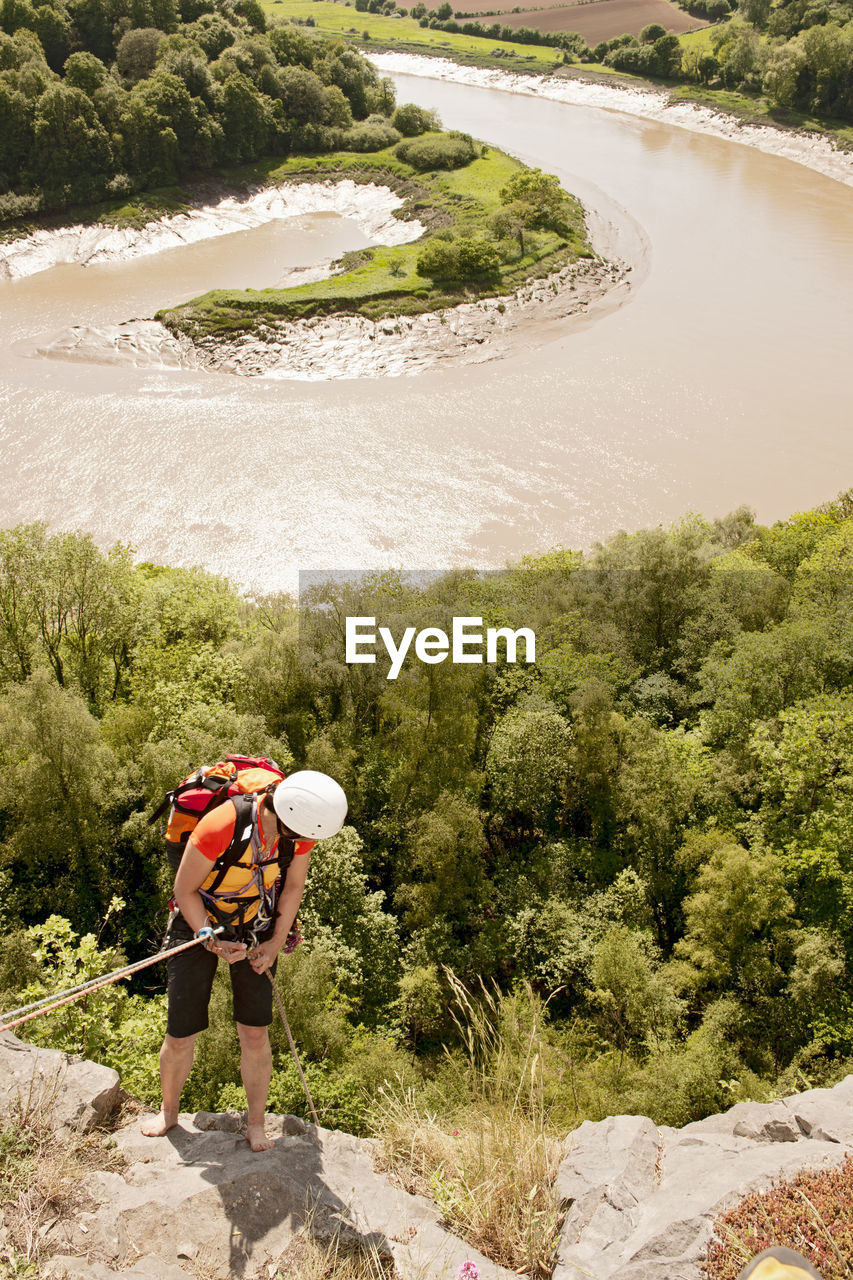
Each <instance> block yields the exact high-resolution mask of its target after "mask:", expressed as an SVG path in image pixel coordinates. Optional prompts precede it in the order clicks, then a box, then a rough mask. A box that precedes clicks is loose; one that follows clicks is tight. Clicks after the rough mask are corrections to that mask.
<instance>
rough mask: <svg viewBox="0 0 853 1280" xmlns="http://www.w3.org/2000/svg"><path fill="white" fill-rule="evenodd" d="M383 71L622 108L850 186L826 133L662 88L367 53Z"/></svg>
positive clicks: (849, 157)
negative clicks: (728, 110)
mask: <svg viewBox="0 0 853 1280" xmlns="http://www.w3.org/2000/svg"><path fill="white" fill-rule="evenodd" d="M366 56H367V57H369V59H370V61H371V62H372V63H373V65H374V66H375V67H376V68H377V70H378V71H380V72H381V73H382V74H383V75H389V74H393V73H395V72H396V73H398V74H400V75H412V76H423V77H425V78H426V79H430V80H445V81H450V82H452V83H454V84H462V85H467V86H470V87H471V88H483V89H500V90H501V91H502V92H504V93H516V94H523V95H524V96H526V97H534V98H535V97H538V98H546V99H549V100H550V101H552V102H564V103H567V104H568V105H570V106H576V107H600V108H602V109H604V110H606V111H620V112H623V113H624V114H626V115H630V116H638V117H640V118H642V119H644V120H657V121H660V122H661V123H662V124H669V125H674V126H675V127H676V128H679V129H687V130H689V131H690V132H692V133H702V134H707V135H710V136H712V137H716V138H724V139H725V140H726V141H728V142H737V143H739V144H741V145H742V146H748V147H754V148H755V150H757V151H762V152H764V153H765V154H766V155H773V156H780V157H782V158H784V159H786V160H792V161H794V163H795V164H802V165H805V166H806V167H807V168H809V169H813V170H815V172H817V173H822V174H824V176H825V177H827V178H833V179H834V180H835V181H837V182H843V183H845V184H847V185H848V186H853V152H848V151H842V150H840V149H839V148H837V147H834V146H833V145H832V144H831V143H830V142H829V141H828V140H827V139H826V138H825V137H822V136H816V137H813V136H811V135H810V134H808V133H806V132H804V131H799V132H794V131H791V130H783V129H779V128H777V127H775V126H773V125H755V124H745V123H744V122H743V121H742V120H740V119H738V118H737V117H736V116H731V115H726V114H725V113H724V112H720V111H715V110H713V109H712V108H710V107H706V106H701V105H699V104H698V103H693V102H684V101H681V102H672V101H670V97H669V94H668V93H667V92H666V91H665V90H658V89H654V88H652V87H651V86H649V87H648V88H642V89H641V88H638V87H635V86H633V85H627V84H615V83H614V84H602V83H601V82H600V81H592V80H582V79H576V78H569V77H568V76H561V75H544V76H540V75H534V74H530V73H528V74H516V73H514V72H512V71H503V70H500V71H498V70H490V69H487V68H483V67H470V66H463V65H462V64H460V63H456V62H452V61H450V60H449V59H447V58H438V57H435V58H433V57H427V56H425V55H416V54H409V53H369V54H366Z"/></svg>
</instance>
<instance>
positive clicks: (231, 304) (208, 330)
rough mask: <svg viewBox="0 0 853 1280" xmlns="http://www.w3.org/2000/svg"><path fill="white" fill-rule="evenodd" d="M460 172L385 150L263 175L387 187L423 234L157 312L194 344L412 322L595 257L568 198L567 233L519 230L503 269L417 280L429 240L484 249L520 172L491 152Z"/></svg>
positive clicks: (318, 159)
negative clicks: (322, 319)
mask: <svg viewBox="0 0 853 1280" xmlns="http://www.w3.org/2000/svg"><path fill="white" fill-rule="evenodd" d="M482 151H483V154H482V155H481V156H480V157H479V158H478V159H475V160H473V161H472V162H471V163H470V164H468V165H466V166H465V167H464V168H460V169H455V170H451V171H430V172H427V173H419V172H417V171H416V170H414V169H413V168H411V167H410V166H409V165H407V164H404V163H403V162H402V161H400V160H398V159H397V157H396V156H395V155H394V153H393V150H392V149H388V150H385V151H380V152H376V153H374V154H370V155H353V154H352V152H340V153H336V154H332V155H324V156H314V157H305V156H298V157H294V158H292V159H290V160H287V161H285V162H284V163H283V164H279V165H276V166H275V167H274V168H271V169H270V170H269V171H268V172H267V174H266V179H267V181H269V182H272V183H279V182H284V181H316V180H318V179H320V180H323V179H333V180H334V179H342V178H350V179H353V180H354V181H356V182H376V183H379V184H384V185H387V186H390V187H391V188H392V189H394V190H395V191H397V193H398V194H399V195H401V196H402V197H403V198H404V200H405V203H404V205H403V206H402V208H401V210H400V211H399V216H402V217H407V218H416V219H418V220H419V221H420V222H421V223H422V224H423V225H424V226H425V227H426V233H425V234H424V236H422V237H421V238H420V239H418V240H417V241H414V242H413V243H411V244H406V245H399V246H397V247H395V248H388V247H386V246H382V245H380V246H377V247H375V248H371V249H363V250H358V251H357V252H355V253H351V254H347V255H345V257H344V258H343V259H341V264H342V265H343V266H344V267H345V268H347V269H345V270H344V271H343V272H342V273H341V274H339V275H335V276H330V277H328V278H326V279H324V280H319V281H316V282H315V283H312V284H304V285H298V286H296V287H294V288H290V289H239V290H234V289H231V290H225V289H216V290H213V291H211V292H210V293H206V294H204V295H203V296H202V297H200V298H195V299H193V301H191V302H189V303H186V304H185V305H183V306H180V307H175V308H172V309H170V310H168V311H163V312H161V313H159V315H158V318H159V319H161V320H162V321H163V322H164V323H165V324H166V325H168V326H169V328H171V329H172V330H173V331H176V332H178V331H179V332H183V333H188V334H190V335H191V336H192V337H194V338H195V337H205V336H210V335H215V334H219V335H223V334H228V333H232V332H239V331H241V330H246V329H253V328H256V327H257V326H258V325H263V324H264V323H270V322H273V321H275V320H280V319H301V318H305V317H307V316H312V315H321V314H329V313H333V312H334V313H340V312H345V313H349V314H354V313H357V314H360V315H364V316H366V317H368V318H370V319H374V320H375V319H379V318H381V317H384V316H389V315H412V314H417V313H420V312H425V311H435V310H437V309H438V308H441V307H446V306H454V305H457V304H458V303H460V302H463V301H466V300H470V299H471V298H474V297H478V296H479V297H481V296H494V295H497V294H504V293H509V292H512V290H514V289H516V288H518V287H519V285H520V284H522V283H523V281H524V280H526V279H529V278H531V277H534V276H541V275H544V274H547V273H548V272H549V271H552V270H555V269H556V268H557V267H559V266H562V265H564V264H565V263H566V262H567V261H571V260H573V259H576V258H581V257H584V258H588V257H592V256H593V252H592V249H591V248H590V245H589V242H588V240H587V238H586V232H585V228H584V219H583V210H582V208H581V206H580V204H579V203H578V201H576V200H574V198H573V197H570V196H566V198H565V207H566V210H567V213H568V217H569V230H568V233H567V234H566V235H558V234H557V233H555V232H553V231H546V230H537V231H532V230H525V231H524V233H523V236H522V240H523V245H524V253H523V255H522V253H521V249H520V246H518V244H517V242H516V241H515V240H507V241H503V242H501V244H500V251H501V252H500V256H501V265H500V268H499V270H498V271H497V272H496V273H494V274H493V275H490V276H489V277H487V278H482V279H475V280H467V281H464V282H459V283H448V282H442V281H437V282H436V281H433V280H431V279H430V278H429V277H425V276H422V275H419V274H418V270H417V259H418V256H419V255H420V254H421V253H422V252H423V250H424V247H425V245H427V244H428V243H429V241H430V240H431V239H434V238H437V239H439V240H447V239H450V238H452V239H453V240H462V239H465V240H473V241H475V242H479V241H483V240H484V241H487V242H489V243H491V242H492V238H491V232H490V226H491V219H492V218H493V217H494V215H495V214H496V213H497V212H498V210H499V209H500V208H501V207H502V204H501V198H500V192H501V189H502V188H503V187H505V185H506V184H507V182H508V181H509V180H510V179H511V178H512V176H513V175H514V174H517V173H520V172H521V171H522V170H523V166H522V165H520V164H519V163H518V161H516V160H513V159H511V158H510V157H509V156H507V155H504V153H503V152H501V151H497V150H496V149H495V148H493V147H489V148H483V149H482Z"/></svg>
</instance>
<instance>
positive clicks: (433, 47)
mask: <svg viewBox="0 0 853 1280" xmlns="http://www.w3.org/2000/svg"><path fill="white" fill-rule="evenodd" d="M429 3H430V4H431V5H433V7H437V5H438V0H429ZM452 3H453V8H454V12H455V13H458V14H461V15H464V14H467V13H470V14H474V13H483V12H484V11H485V10H486V9H488V10H489V13H490V15H493V16H490V17H488V18H480V19H478V21H481V22H482V23H483V24H484V26H490V25H491V24H492V23H493V22H500V24H501V26H504V27H508V26H511V27H516V28H517V27H538V28H539V29H540V30H541V31H542V32H543V33H544V34H545V35H546V36H547V35H548V33H549V32H557V31H577V32H579V33H580V35H582V36H583V37H584V39H585V40H586V41H587V42H588V43H589V44H596V43H597V42H598V41H599V40H610V39H612V38H613V37H614V36H621V35H624V34H625V33H626V32H630V33H631V34H632V35H633V34H637V33H638V32H639V31H641V30H642V28H643V27H644V26H646V25H647V24H648V23H650V22H659V23H660V24H661V26H662V27H665V28H666V30H667V31H675V32H676V33H677V34H679V35H680V34H681V33H683V32H689V31H695V30H697V29H698V28H700V27H705V26H707V23H704V22H702V21H701V20H700V19H697V18H691V17H690V15H689V14H687V13H685V12H684V10H683V9H678V8H677V7H676V6H675V5H674V4H670V3H669V0H592V2H591V3H586V2H585V0H580V2H579V3H574V4H564V5H563V6H557V5H555V6H553V7H551V8H548V9H540V8H536V9H533V8H531V9H529V10H526V11H523V12H521V13H511V12H510V10H511V9H512V8H516V7H517V6H518V0H452ZM262 4H263V6H264V8H265V9H266V11H267V13H268V14H270V15H271V16H272V15H276V16H278V17H280V18H292V19H294V20H296V21H297V22H304V21H305V20H306V18H309V17H310V18H311V20H312V23H313V24H314V25H315V27H316V29H317V31H318V32H320V33H323V34H329V35H332V34H335V35H345V36H355V37H356V38H358V37H359V36H361V37H362V38H363V39H364V40H371V41H374V42H375V46H378V47H382V46H383V45H384V46H386V47H393V48H398V49H402V50H405V51H407V52H410V53H420V52H427V51H428V52H431V53H436V54H440V55H443V56H444V57H453V56H454V55H455V56H456V57H457V58H461V59H462V60H463V61H465V60H471V61H474V62H478V61H485V62H488V63H492V64H493V58H492V56H491V55H492V54H493V52H494V49H495V41H494V39H488V38H486V39H483V38H481V37H479V36H465V35H461V34H460V35H457V34H454V33H452V32H449V31H441V30H432V29H430V28H429V27H426V28H424V27H421V26H419V25H418V23H417V22H416V21H415V20H414V19H413V18H408V17H407V18H403V17H400V15H399V14H395V15H394V16H393V17H388V16H386V15H384V14H381V13H364V12H357V11H356V10H355V8H354V6H353V4H352V0H350V3H343V4H342V3H340V0H338V2H337V3H333V0H262ZM459 20H460V21H464V16H463V17H462V18H461V19H459ZM356 24H358V25H356ZM499 50H500V56H501V57H502V58H507V57H511V58H514V59H517V60H518V61H519V62H524V63H525V64H526V66H527V67H528V68H529V69H530V70H537V71H539V70H543V71H544V70H550V69H551V68H553V66H554V55H553V53H552V51H551V49H550V48H548V47H547V46H541V45H540V46H537V45H529V44H513V43H507V42H505V41H501V44H500V46H499ZM596 71H598V72H600V73H604V74H607V73H610V68H609V67H596ZM611 74H615V73H611Z"/></svg>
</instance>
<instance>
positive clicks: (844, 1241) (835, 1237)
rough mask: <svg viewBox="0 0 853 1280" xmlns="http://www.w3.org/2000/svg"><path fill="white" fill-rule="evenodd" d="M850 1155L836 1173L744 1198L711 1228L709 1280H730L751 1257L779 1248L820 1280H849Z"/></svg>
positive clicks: (811, 1175) (852, 1224)
mask: <svg viewBox="0 0 853 1280" xmlns="http://www.w3.org/2000/svg"><path fill="white" fill-rule="evenodd" d="M851 1205H853V1156H848V1157H847V1159H846V1160H845V1162H844V1163H843V1164H842V1165H839V1166H838V1168H836V1169H820V1170H814V1171H812V1172H807V1173H799V1174H797V1176H796V1177H795V1178H794V1179H793V1180H792V1181H791V1182H778V1183H774V1185H773V1186H772V1187H771V1188H770V1190H769V1191H763V1192H754V1193H753V1194H752V1195H749V1196H746V1197H745V1199H743V1200H742V1201H741V1202H740V1204H739V1205H737V1206H736V1207H735V1208H734V1209H729V1210H728V1212H727V1213H724V1214H722V1215H721V1216H720V1217H719V1218H718V1219H717V1221H716V1223H715V1224H714V1239H713V1240H712V1242H711V1244H710V1246H709V1249H708V1257H707V1260H706V1262H705V1274H706V1275H707V1276H708V1278H709V1280H735V1277H736V1276H737V1275H738V1274H739V1272H740V1271H741V1269H742V1267H744V1266H745V1265H746V1263H747V1262H748V1261H749V1259H750V1258H753V1257H754V1256H755V1255H756V1254H757V1253H761V1252H762V1250H764V1249H769V1248H770V1247H771V1246H773V1245H784V1246H785V1247H787V1248H788V1249H794V1250H796V1251H797V1252H798V1253H801V1254H802V1255H803V1256H804V1257H806V1258H808V1259H809V1261H810V1262H811V1263H812V1265H813V1266H814V1267H815V1268H816V1269H817V1270H818V1271H819V1272H820V1274H821V1275H822V1276H823V1278H824V1280H850V1278H851V1277H853V1209H851Z"/></svg>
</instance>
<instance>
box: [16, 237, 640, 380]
mask: <svg viewBox="0 0 853 1280" xmlns="http://www.w3.org/2000/svg"><path fill="white" fill-rule="evenodd" d="M628 290H629V285H628V269H627V268H625V267H624V266H621V265H619V264H614V263H610V262H598V261H592V260H581V261H580V262H576V263H572V264H571V265H570V266H566V267H563V268H562V269H561V270H560V271H557V272H554V273H552V274H551V275H549V276H547V277H545V278H543V279H541V280H531V281H528V282H527V284H525V285H524V286H523V287H522V288H521V289H519V290H517V291H516V292H515V293H514V294H510V295H507V296H505V297H497V298H481V299H479V300H478V301H476V302H470V303H463V304H461V305H460V306H457V307H452V308H448V309H447V310H445V311H439V312H430V313H426V314H424V315H417V316H391V317H388V318H386V319H383V320H378V321H372V320H367V319H365V318H364V317H363V316H318V317H315V318H313V319H310V320H299V321H295V322H282V323H279V324H266V325H264V326H263V327H260V328H257V329H255V330H253V331H252V332H251V333H246V334H244V335H242V336H240V337H238V338H235V339H232V340H229V341H223V340H222V339H202V340H200V341H198V342H193V341H191V340H190V339H189V338H187V337H184V336H179V337H175V336H174V335H173V334H172V333H170V331H169V330H168V329H166V328H165V326H163V325H161V324H160V323H158V322H157V321H156V320H131V321H129V322H128V323H127V324H123V325H114V326H109V327H100V328H95V327H88V326H74V327H72V328H69V329H67V330H65V331H64V332H62V333H60V334H58V335H57V336H56V337H55V338H54V339H52V340H51V341H50V342H46V343H44V344H42V345H40V346H38V347H36V348H35V350H33V351H31V352H30V354H32V355H34V356H40V357H48V358H51V359H59V360H73V361H83V362H86V363H90V364H110V365H131V366H134V367H136V368H161V369H163V368H171V369H209V370H213V371H217V372H220V373H230V374H236V375H240V376H243V377H262V378H270V379H279V380H288V379H292V380H301V381H321V380H322V381H328V380H330V379H332V380H334V379H342V378H371V377H373V378H381V377H400V376H404V375H407V374H408V375H412V374H417V373H421V372H423V371H424V370H426V369H430V368H433V367H434V366H436V365H439V364H441V365H448V366H453V365H457V366H458V365H471V364H482V363H484V362H485V361H487V360H496V359H499V358H500V357H503V356H508V355H512V354H513V353H514V352H516V351H519V350H521V349H522V348H523V347H526V346H529V345H530V344H531V343H534V344H538V343H540V342H544V341H547V340H548V338H550V337H556V336H558V334H559V333H560V332H561V331H562V330H563V328H564V326H565V324H566V323H569V324H571V323H575V324H577V323H583V322H584V321H585V319H587V318H592V317H593V316H597V315H600V314H603V313H605V312H606V311H608V310H610V309H612V308H613V307H616V306H618V305H619V304H620V303H622V302H623V301H625V300H626V298H627V295H628ZM561 322H563V323H562V324H561Z"/></svg>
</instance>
